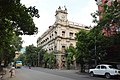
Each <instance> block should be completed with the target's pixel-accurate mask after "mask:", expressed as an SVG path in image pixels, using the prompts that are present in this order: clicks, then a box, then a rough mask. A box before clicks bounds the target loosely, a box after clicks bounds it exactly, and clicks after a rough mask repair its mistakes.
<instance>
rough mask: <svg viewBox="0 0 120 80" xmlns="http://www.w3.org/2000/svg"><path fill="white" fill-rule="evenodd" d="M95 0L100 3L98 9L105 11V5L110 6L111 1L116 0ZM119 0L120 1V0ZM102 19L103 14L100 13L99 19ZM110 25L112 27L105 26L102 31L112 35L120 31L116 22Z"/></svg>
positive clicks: (106, 34)
mask: <svg viewBox="0 0 120 80" xmlns="http://www.w3.org/2000/svg"><path fill="white" fill-rule="evenodd" d="M95 1H96V2H97V5H98V11H99V12H101V13H104V12H105V11H104V9H103V5H105V4H107V5H108V6H110V5H111V3H112V2H113V1H115V0H95ZM117 1H118V2H119V1H120V0H117ZM101 19H102V15H99V20H101ZM110 26H111V27H110V29H107V28H103V30H102V32H103V34H104V35H105V36H111V35H113V34H116V33H117V31H118V30H119V31H120V29H117V28H116V24H114V23H113V22H112V21H111V23H110Z"/></svg>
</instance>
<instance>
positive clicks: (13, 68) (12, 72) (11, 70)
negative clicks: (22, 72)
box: [9, 67, 15, 77]
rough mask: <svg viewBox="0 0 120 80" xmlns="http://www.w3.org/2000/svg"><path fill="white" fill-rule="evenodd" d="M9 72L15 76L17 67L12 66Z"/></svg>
mask: <svg viewBox="0 0 120 80" xmlns="http://www.w3.org/2000/svg"><path fill="white" fill-rule="evenodd" d="M9 72H10V77H14V76H15V67H11V69H10V71H9Z"/></svg>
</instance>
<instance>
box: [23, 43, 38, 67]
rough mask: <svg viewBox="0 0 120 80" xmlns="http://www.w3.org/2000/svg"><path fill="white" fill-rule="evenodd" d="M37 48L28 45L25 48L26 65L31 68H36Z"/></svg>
mask: <svg viewBox="0 0 120 80" xmlns="http://www.w3.org/2000/svg"><path fill="white" fill-rule="evenodd" d="M37 53H38V52H37V48H36V47H35V46H34V45H29V46H27V47H26V52H25V56H26V64H30V65H31V66H36V65H37V59H38V54H37Z"/></svg>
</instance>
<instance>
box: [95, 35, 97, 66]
mask: <svg viewBox="0 0 120 80" xmlns="http://www.w3.org/2000/svg"><path fill="white" fill-rule="evenodd" d="M96 65H97V54H96V35H95V66H96Z"/></svg>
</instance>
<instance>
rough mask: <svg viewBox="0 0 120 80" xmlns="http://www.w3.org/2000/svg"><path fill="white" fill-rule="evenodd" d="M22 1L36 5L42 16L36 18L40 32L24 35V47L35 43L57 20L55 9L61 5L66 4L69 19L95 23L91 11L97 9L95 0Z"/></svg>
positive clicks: (27, 4) (81, 22)
mask: <svg viewBox="0 0 120 80" xmlns="http://www.w3.org/2000/svg"><path fill="white" fill-rule="evenodd" d="M21 3H22V4H24V5H26V7H29V6H36V8H37V9H38V10H39V14H40V18H34V22H35V24H36V26H37V27H38V30H39V32H38V34H37V35H32V36H27V35H26V36H23V37H22V39H23V40H24V43H23V47H24V46H28V45H31V44H34V45H35V46H36V41H37V38H38V37H39V36H41V35H42V34H43V33H44V32H45V31H46V30H47V29H48V27H49V26H50V25H53V24H54V22H55V11H56V9H58V7H59V6H61V7H64V6H66V8H67V10H68V20H69V21H73V22H77V23H80V24H84V25H87V26H90V25H94V24H93V23H92V19H93V18H92V17H91V15H90V14H91V13H93V12H95V11H96V10H97V5H96V3H95V0H21Z"/></svg>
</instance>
